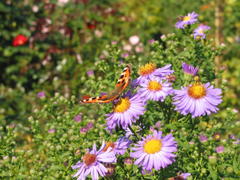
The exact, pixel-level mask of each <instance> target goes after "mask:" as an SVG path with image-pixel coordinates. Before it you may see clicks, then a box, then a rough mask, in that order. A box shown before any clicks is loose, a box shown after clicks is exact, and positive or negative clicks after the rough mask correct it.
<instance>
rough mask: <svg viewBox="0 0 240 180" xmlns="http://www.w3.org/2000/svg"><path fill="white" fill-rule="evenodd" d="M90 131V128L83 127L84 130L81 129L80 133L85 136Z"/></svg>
mask: <svg viewBox="0 0 240 180" xmlns="http://www.w3.org/2000/svg"><path fill="white" fill-rule="evenodd" d="M88 130H89V129H88V128H86V127H83V128H81V129H80V133H81V134H84V133H86V132H88Z"/></svg>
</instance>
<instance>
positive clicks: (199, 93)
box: [173, 82, 222, 117]
mask: <svg viewBox="0 0 240 180" xmlns="http://www.w3.org/2000/svg"><path fill="white" fill-rule="evenodd" d="M221 93H222V91H221V89H218V88H213V86H211V85H210V83H206V84H201V83H199V82H196V83H194V84H193V85H190V86H188V87H182V89H181V90H175V91H174V94H175V95H174V97H173V101H174V102H173V104H174V105H175V106H176V108H175V110H177V111H178V112H180V113H181V114H183V115H186V114H188V113H190V114H192V117H198V116H203V115H209V114H211V113H212V112H214V113H215V112H217V111H218V108H217V105H219V104H220V103H221V102H222V99H221V98H222V96H221Z"/></svg>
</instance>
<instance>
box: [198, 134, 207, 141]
mask: <svg viewBox="0 0 240 180" xmlns="http://www.w3.org/2000/svg"><path fill="white" fill-rule="evenodd" d="M199 140H200V141H201V142H206V141H207V140H208V138H207V136H204V135H200V136H199Z"/></svg>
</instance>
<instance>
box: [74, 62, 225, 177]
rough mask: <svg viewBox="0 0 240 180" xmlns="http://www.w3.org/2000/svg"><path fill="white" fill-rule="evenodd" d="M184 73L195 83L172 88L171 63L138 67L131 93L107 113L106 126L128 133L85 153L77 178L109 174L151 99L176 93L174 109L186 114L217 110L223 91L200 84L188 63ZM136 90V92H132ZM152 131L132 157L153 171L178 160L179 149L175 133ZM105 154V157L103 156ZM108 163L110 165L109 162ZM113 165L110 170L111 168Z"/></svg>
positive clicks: (137, 147)
mask: <svg viewBox="0 0 240 180" xmlns="http://www.w3.org/2000/svg"><path fill="white" fill-rule="evenodd" d="M182 69H183V71H184V73H186V74H190V75H191V76H192V77H193V80H194V82H193V83H192V84H190V85H188V86H186V87H182V88H181V90H176V89H173V88H172V82H170V81H169V78H168V76H169V75H172V74H173V73H174V71H173V70H172V69H171V65H170V64H169V65H165V66H164V67H161V68H157V66H156V64H153V63H148V64H145V65H143V66H141V67H140V68H139V77H138V78H137V79H135V80H134V81H133V83H132V87H134V88H133V89H132V90H133V91H132V92H130V91H129V92H127V93H126V94H125V95H123V96H122V97H120V98H119V99H118V100H115V101H114V103H113V112H111V113H109V114H107V115H106V116H107V129H108V130H109V131H110V132H112V131H113V130H115V129H116V128H117V127H119V128H122V129H124V130H125V131H126V132H127V134H129V132H130V135H126V136H125V137H122V138H120V139H119V140H117V141H116V142H107V143H104V144H103V145H102V147H101V148H100V150H99V151H96V147H95V146H94V148H93V150H92V151H90V152H89V153H87V154H86V155H84V156H83V163H80V162H78V163H77V164H76V165H75V166H73V168H74V169H76V168H78V169H79V170H78V172H77V173H76V174H75V177H77V176H78V177H79V179H84V178H85V177H86V176H87V175H88V174H91V176H92V178H93V179H98V176H99V175H100V176H105V175H107V174H108V171H107V169H109V166H110V165H109V163H110V164H111V163H114V162H115V161H116V159H115V158H113V154H114V157H115V156H116V155H123V154H124V153H125V152H126V150H127V149H128V148H129V147H130V145H131V144H132V141H130V140H129V139H128V138H129V137H130V136H131V135H135V136H136V134H135V133H136V132H134V131H133V130H132V128H131V126H132V125H133V123H136V124H137V120H138V119H139V117H140V116H141V115H143V114H144V113H145V111H146V107H145V106H146V105H147V102H148V101H159V102H163V101H164V100H165V99H166V97H167V96H169V95H173V105H174V106H175V110H176V111H178V112H180V113H181V114H183V115H187V114H191V115H192V117H193V118H194V117H197V116H204V115H209V114H211V113H212V112H217V111H218V108H217V105H219V104H220V103H221V101H222V99H221V90H220V89H216V88H213V86H212V85H210V83H205V84H204V83H201V81H200V78H199V76H197V73H198V70H199V69H198V68H197V67H194V66H192V65H190V64H187V63H185V62H183V63H182ZM134 89H136V91H135V92H136V93H135V94H133V92H134ZM152 132H153V134H149V135H148V136H146V137H142V139H141V140H138V141H137V142H136V144H133V147H132V148H130V149H131V153H130V157H131V158H133V159H135V162H134V164H135V165H138V166H139V167H141V168H142V170H143V171H144V172H145V171H146V172H150V173H151V172H152V170H153V169H155V170H160V169H162V168H166V167H167V166H169V165H170V164H172V163H173V162H174V161H175V157H176V154H175V152H176V151H177V142H176V141H175V140H174V137H173V135H172V134H168V135H166V136H163V135H162V132H161V131H156V130H154V129H153V130H152ZM200 141H201V142H204V141H206V137H205V136H203V135H201V136H200ZM102 157H106V158H102ZM106 163H107V164H106ZM112 166H114V165H111V166H110V167H111V168H110V169H111V172H112V171H113V170H112ZM189 175H190V174H189V173H184V174H181V175H179V177H181V178H183V179H186V178H187V177H188V176H189Z"/></svg>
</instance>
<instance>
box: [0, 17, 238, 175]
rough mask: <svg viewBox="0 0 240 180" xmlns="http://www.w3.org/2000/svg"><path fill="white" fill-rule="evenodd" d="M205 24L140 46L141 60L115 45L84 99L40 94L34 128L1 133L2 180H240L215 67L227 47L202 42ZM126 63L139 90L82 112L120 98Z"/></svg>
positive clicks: (91, 77)
mask: <svg viewBox="0 0 240 180" xmlns="http://www.w3.org/2000/svg"><path fill="white" fill-rule="evenodd" d="M194 18H197V16H194ZM185 20H186V19H185ZM181 21H184V18H183V19H181ZM181 23H182V22H181ZM200 24H201V22H197V21H194V24H193V23H187V24H186V26H185V25H183V26H181V28H176V29H174V30H173V31H174V33H171V34H165V35H162V36H161V37H158V38H156V39H155V40H151V41H147V42H141V43H142V44H141V47H139V49H141V48H142V49H141V51H138V50H139V49H138V50H137V49H132V47H134V46H136V44H138V43H140V41H141V40H140V39H137V37H132V38H131V39H129V43H130V44H131V43H132V45H131V49H130V48H129V49H128V47H125V48H123V47H122V45H121V44H120V43H119V42H109V44H108V45H107V46H106V47H105V49H104V50H103V52H105V56H104V57H96V61H95V64H94V71H92V69H91V71H89V72H88V76H81V78H80V79H79V82H77V84H78V85H80V84H81V86H78V85H76V86H75V90H74V91H76V92H77V93H75V94H76V95H74V93H73V94H71V93H69V95H68V96H66V95H64V94H63V93H62V92H61V91H60V90H59V92H55V94H54V95H51V93H48V92H44V91H41V92H38V94H37V93H35V97H34V98H33V99H34V101H30V102H31V105H32V106H31V110H32V111H33V113H32V115H31V116H29V117H28V119H27V123H28V126H22V125H21V124H14V123H12V124H10V125H9V126H1V128H0V138H1V142H0V147H1V148H0V149H1V150H0V155H1V161H0V177H2V178H12V179H26V178H29V179H35V178H36V177H37V178H39V179H72V178H77V179H85V178H92V179H99V178H103V179H104V178H105V179H174V178H175V179H177V178H179V179H221V178H224V179H237V178H239V177H240V169H239V167H240V164H239V162H240V156H239V150H240V149H239V143H240V140H239V128H240V123H239V121H236V118H237V114H236V112H235V111H234V109H233V108H230V107H227V106H226V104H225V103H224V102H222V99H223V97H224V96H225V94H226V93H227V92H226V87H225V86H224V85H221V86H219V87H216V84H215V83H214V82H215V80H216V79H218V78H221V74H216V72H215V65H214V58H215V57H216V56H217V55H220V54H221V52H222V50H223V46H220V47H214V46H213V40H212V39H211V38H209V37H208V34H204V35H205V36H202V35H196V34H195V31H196V28H199V25H200ZM94 26H95V24H94V23H93V24H91V23H90V24H89V27H90V28H93V27H94ZM209 31H211V30H210V29H209ZM201 33H205V31H204V32H201ZM196 36H200V38H196ZM201 37H204V38H201ZM126 51H127V53H128V54H127V55H126ZM124 54H125V55H124ZM126 64H131V67H132V74H131V79H132V81H131V83H130V84H129V86H128V87H127V89H126V90H125V91H124V93H122V94H120V95H119V97H118V98H116V99H115V100H114V101H112V102H110V103H106V104H104V103H101V104H97V103H95V104H82V103H81V104H80V103H79V101H80V99H81V98H82V97H83V96H84V95H92V96H93V97H95V96H98V95H101V94H106V93H109V92H112V91H113V89H114V87H115V84H116V81H117V79H118V78H119V75H120V73H121V71H122V69H123V68H124V67H125V65H126ZM73 65H74V63H73ZM61 66H62V68H65V67H66V68H67V66H68V64H66V63H63V64H62V65H61ZM58 87H59V86H58Z"/></svg>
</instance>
